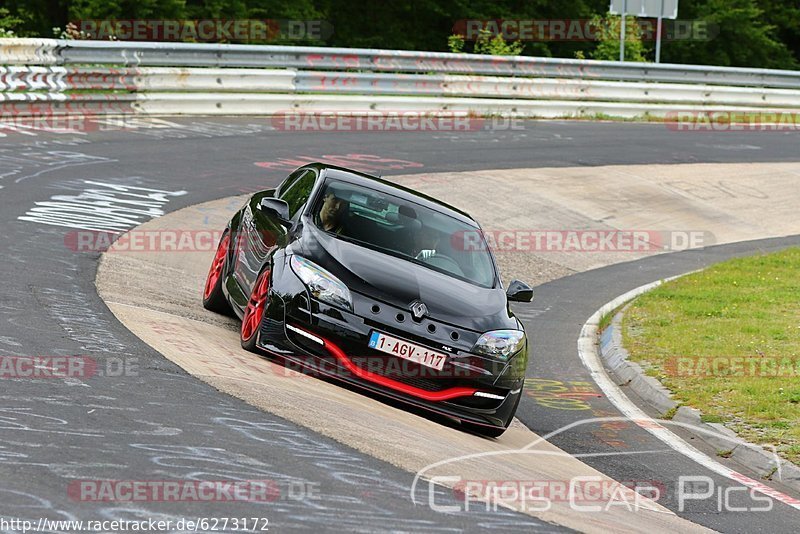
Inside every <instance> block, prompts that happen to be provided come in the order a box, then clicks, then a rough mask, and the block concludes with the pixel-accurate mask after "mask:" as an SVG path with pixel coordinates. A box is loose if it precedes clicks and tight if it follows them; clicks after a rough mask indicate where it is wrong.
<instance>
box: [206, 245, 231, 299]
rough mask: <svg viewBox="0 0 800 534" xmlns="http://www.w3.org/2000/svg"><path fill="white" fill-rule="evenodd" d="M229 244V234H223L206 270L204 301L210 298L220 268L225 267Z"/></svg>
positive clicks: (220, 270)
mask: <svg viewBox="0 0 800 534" xmlns="http://www.w3.org/2000/svg"><path fill="white" fill-rule="evenodd" d="M230 243H231V238H230V234H225V237H223V238H222V239H221V240H220V242H219V245H218V246H217V252H216V254H214V261H213V262H211V268H210V269H209V270H208V277H206V288H205V290H204V291H203V298H204V299H206V300H208V297H210V296H211V292H212V291H214V288H215V287H216V285H217V282H218V281H219V277H220V276H222V268H223V267H224V266H225V258H226V256H227V255H228V246H229V245H230Z"/></svg>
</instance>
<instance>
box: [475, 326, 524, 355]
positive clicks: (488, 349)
mask: <svg viewBox="0 0 800 534" xmlns="http://www.w3.org/2000/svg"><path fill="white" fill-rule="evenodd" d="M524 344H525V332H523V331H522V330H492V331H491V332H486V333H485V334H483V335H482V336H481V337H480V338H479V339H478V341H477V342H476V343H475V346H474V347H472V352H474V353H476V354H483V355H484V356H490V357H492V358H497V359H499V360H507V359H508V358H509V357H510V356H513V355H514V354H515V353H516V352H517V351H519V350H520V349H521V348H522V346H523V345H524Z"/></svg>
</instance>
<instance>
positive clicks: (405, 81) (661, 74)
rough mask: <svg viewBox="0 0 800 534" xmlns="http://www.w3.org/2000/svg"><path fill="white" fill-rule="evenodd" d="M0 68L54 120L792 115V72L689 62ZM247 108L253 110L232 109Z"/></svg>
mask: <svg viewBox="0 0 800 534" xmlns="http://www.w3.org/2000/svg"><path fill="white" fill-rule="evenodd" d="M0 65H9V66H6V67H0V105H2V106H4V107H5V108H6V109H11V108H9V106H12V104H13V110H12V112H14V113H20V112H22V111H21V110H23V109H24V103H25V102H36V103H37V106H39V107H38V108H37V109H42V108H43V107H44V106H45V102H52V104H53V108H52V109H53V112H64V111H67V103H70V102H75V103H77V102H82V103H83V104H82V105H88V104H87V103H88V102H90V101H91V100H92V98H94V100H95V102H96V103H99V104H98V105H97V106H96V107H97V108H98V109H101V108H102V107H103V105H106V104H108V103H113V106H112V108H113V109H117V110H118V109H120V104H122V107H123V108H124V106H126V105H130V109H129V111H131V112H153V111H152V110H153V109H158V110H159V112H164V113H170V112H171V113H200V112H201V111H200V108H201V106H202V105H203V104H201V103H202V102H205V103H206V104H207V105H209V106H210V107H209V108H208V109H207V110H206V112H207V113H219V112H220V111H219V110H221V109H225V110H229V111H230V110H231V108H232V107H233V108H236V109H240V110H241V111H240V112H242V113H255V112H257V111H258V109H261V110H262V113H264V114H267V113H272V112H274V111H275V110H274V109H273V104H274V103H275V102H281V105H290V106H292V109H296V110H304V109H312V108H316V107H317V103H319V102H323V103H324V105H329V106H342V108H341V109H347V110H351V109H353V110H362V109H363V110H374V109H378V108H379V107H383V106H385V105H386V102H389V101H391V102H392V103H393V105H397V106H400V107H401V108H403V109H405V108H414V109H418V108H420V106H423V104H424V106H428V107H429V108H430V109H431V111H441V110H442V109H444V110H453V109H455V108H458V109H466V112H469V113H475V112H480V113H488V114H494V113H504V114H515V115H525V116H529V115H531V114H534V115H536V116H555V115H554V114H555V113H560V114H561V115H560V116H564V115H567V116H576V115H585V114H590V113H609V111H608V110H611V111H612V112H611V113H609V114H616V115H621V116H626V117H631V116H639V115H642V114H645V113H646V114H650V115H654V116H659V115H664V114H666V113H669V112H670V111H675V110H676V109H682V110H686V109H695V108H698V107H700V108H703V107H705V108H708V107H710V106H713V107H715V108H722V109H726V110H733V111H747V110H763V109H779V110H785V109H797V108H798V107H800V72H796V71H779V70H766V69H740V68H726V67H708V66H697V65H670V64H649V63H647V64H645V63H618V62H607V61H588V60H575V59H553V58H533V57H497V56H482V55H472V54H448V53H437V52H411V51H392V50H371V49H337V48H320V47H281V46H250V45H217V44H188V43H150V42H111V41H108V42H106V41H69V40H55V39H0ZM88 91H91V92H93V93H89V94H82V92H88ZM98 91H100V92H101V93H98ZM23 92H24V93H25V94H23ZM102 92H115V93H122V94H103V93H102ZM175 93H179V94H187V95H188V94H191V98H188V99H184V100H183V101H181V99H176V98H174V96H170V95H171V94H175ZM198 93H203V95H200V94H198ZM266 93H274V94H273V95H269V94H266ZM278 95H281V96H282V97H283V98H276V97H277V96H278ZM123 97H124V98H123ZM323 97H331V98H323ZM380 98H383V100H380ZM437 98H438V99H439V100H438V101H437V100H436V99H437ZM387 99H388V100H387ZM444 99H446V101H447V104H446V105H445V104H444V102H445V100H444ZM248 100H250V101H252V103H253V104H252V105H251V104H250V103H246V104H243V102H246V101H248ZM312 101H313V102H312ZM156 102H161V103H163V105H162V104H156ZM232 102H239V104H237V105H235V106H232V105H231V103H232ZM259 102H260V104H257V103H259ZM123 103H124V104H123ZM259 105H260V106H262V107H259ZM167 106H172V108H168V107H167ZM424 106H423V107H424ZM548 106H549V108H548ZM125 109H127V108H125ZM284 109H285V108H284ZM329 109H340V108H329ZM170 110H171V111H170ZM230 112H234V111H230Z"/></svg>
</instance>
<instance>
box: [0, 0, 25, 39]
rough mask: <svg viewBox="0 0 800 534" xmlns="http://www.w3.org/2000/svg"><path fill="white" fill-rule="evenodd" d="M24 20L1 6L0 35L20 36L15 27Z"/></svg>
mask: <svg viewBox="0 0 800 534" xmlns="http://www.w3.org/2000/svg"><path fill="white" fill-rule="evenodd" d="M23 22H24V21H23V20H22V19H21V18H20V17H18V16H16V15H12V14H11V12H10V11H9V10H8V9H5V8H3V7H0V37H19V35H17V33H16V32H15V28H17V27H18V26H19V25H20V24H22V23H23Z"/></svg>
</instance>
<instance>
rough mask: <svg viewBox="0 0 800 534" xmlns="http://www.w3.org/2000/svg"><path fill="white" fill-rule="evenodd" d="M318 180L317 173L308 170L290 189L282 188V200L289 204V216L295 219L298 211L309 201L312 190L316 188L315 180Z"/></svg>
mask: <svg viewBox="0 0 800 534" xmlns="http://www.w3.org/2000/svg"><path fill="white" fill-rule="evenodd" d="M316 180H317V173H315V172H314V171H312V170H306V171H305V173H304V174H302V175H301V176H300V177H299V178H298V179H297V180H296V181H295V182H294V183H293V184H291V185H290V186H289V188H288V189H285V190H284V189H282V190H281V196H280V198H281V200H285V201H286V203H287V204H289V217H290V218H292V219H294V216H295V215H297V212H298V211H299V210H300V208H302V207H303V205H304V204H305V203H306V201H308V197H309V196H311V190H312V189H314V182H316Z"/></svg>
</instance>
